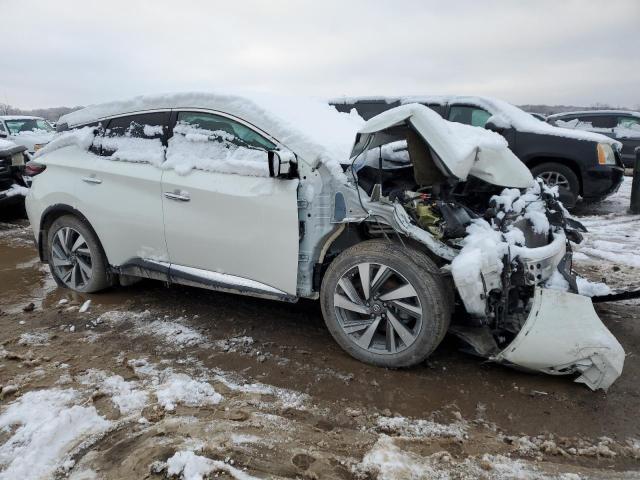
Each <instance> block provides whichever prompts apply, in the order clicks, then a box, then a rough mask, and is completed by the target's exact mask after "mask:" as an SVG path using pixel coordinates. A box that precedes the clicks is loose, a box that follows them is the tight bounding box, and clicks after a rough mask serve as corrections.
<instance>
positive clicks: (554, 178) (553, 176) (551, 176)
mask: <svg viewBox="0 0 640 480" xmlns="http://www.w3.org/2000/svg"><path fill="white" fill-rule="evenodd" d="M538 176H539V177H540V178H542V180H543V181H544V183H546V184H547V185H549V186H550V187H554V186H556V185H557V186H558V187H560V188H566V189H567V190H571V185H570V184H569V180H567V177H565V176H564V175H562V174H561V173H559V172H542V173H540V174H539V175H538Z"/></svg>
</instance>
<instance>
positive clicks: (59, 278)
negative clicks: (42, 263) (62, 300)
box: [47, 215, 113, 293]
mask: <svg viewBox="0 0 640 480" xmlns="http://www.w3.org/2000/svg"><path fill="white" fill-rule="evenodd" d="M47 258H48V259H49V268H50V269H51V274H52V275H53V278H54V279H55V281H56V283H57V284H58V285H60V286H61V287H65V288H70V289H72V290H75V291H76V292H82V293H93V292H98V291H100V290H104V289H105V288H108V287H110V286H111V285H112V283H113V282H112V278H111V275H110V274H109V271H108V265H107V260H106V257H105V255H104V252H103V250H102V246H101V245H100V242H99V241H98V238H97V237H96V235H95V234H94V233H93V231H92V230H91V229H90V228H89V227H87V225H86V224H85V223H83V222H82V221H81V220H80V219H78V218H77V217H75V216H73V215H64V216H62V217H60V218H58V219H56V220H55V221H54V222H53V224H51V227H50V228H49V230H48V232H47Z"/></svg>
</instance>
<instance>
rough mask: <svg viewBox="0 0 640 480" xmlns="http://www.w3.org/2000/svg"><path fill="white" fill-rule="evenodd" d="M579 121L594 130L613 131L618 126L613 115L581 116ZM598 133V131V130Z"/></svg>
mask: <svg viewBox="0 0 640 480" xmlns="http://www.w3.org/2000/svg"><path fill="white" fill-rule="evenodd" d="M578 121H579V122H580V123H582V124H584V125H585V126H587V127H588V126H590V127H591V128H592V129H594V130H596V129H608V130H610V129H612V128H614V127H615V126H616V123H617V122H616V117H614V116H613V115H581V116H579V117H578ZM596 131H597V130H596Z"/></svg>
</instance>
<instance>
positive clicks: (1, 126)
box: [0, 122, 7, 132]
mask: <svg viewBox="0 0 640 480" xmlns="http://www.w3.org/2000/svg"><path fill="white" fill-rule="evenodd" d="M6 131H7V130H6V129H5V128H4V123H2V122H0V132H6Z"/></svg>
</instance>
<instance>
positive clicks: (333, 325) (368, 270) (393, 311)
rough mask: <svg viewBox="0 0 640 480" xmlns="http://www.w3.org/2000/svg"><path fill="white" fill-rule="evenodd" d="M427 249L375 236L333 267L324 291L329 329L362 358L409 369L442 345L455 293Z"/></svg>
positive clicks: (377, 364) (375, 362)
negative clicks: (428, 254)
mask: <svg viewBox="0 0 640 480" xmlns="http://www.w3.org/2000/svg"><path fill="white" fill-rule="evenodd" d="M447 288H448V287H447V285H446V283H445V282H444V279H443V278H442V276H441V274H440V272H439V269H438V267H437V266H436V265H435V263H434V262H433V261H432V260H431V259H430V258H429V257H428V256H426V255H425V254H424V253H422V252H420V251H418V250H415V249H412V248H404V247H402V246H401V245H398V244H396V243H392V242H390V241H382V240H370V241H366V242H363V243H359V244H357V245H355V246H353V247H351V248H349V249H347V250H345V251H344V252H342V253H341V254H340V255H339V256H338V257H337V258H336V259H335V260H334V261H333V262H332V263H331V265H329V268H328V269H327V272H326V274H325V276H324V279H323V281H322V287H321V290H320V298H321V306H322V313H323V316H324V320H325V323H326V325H327V328H328V329H329V332H331V335H332V336H333V338H334V339H335V340H336V342H338V344H339V345H340V346H341V347H342V348H343V349H344V350H346V351H347V352H348V353H349V354H350V355H351V356H353V357H355V358H356V359H358V360H360V361H362V362H365V363H368V364H371V365H376V366H380V367H389V368H396V367H408V366H411V365H416V364H418V363H420V362H422V361H424V359H425V358H427V357H428V356H429V355H430V354H431V353H432V352H433V351H434V350H435V349H436V347H437V346H438V345H439V344H440V342H441V341H442V339H443V338H444V335H445V333H446V331H447V329H448V328H449V323H450V320H451V311H452V305H451V297H452V296H451V295H450V292H448V290H447Z"/></svg>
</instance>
